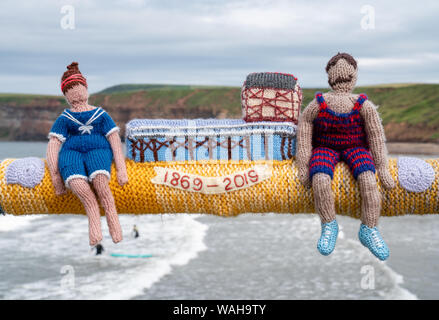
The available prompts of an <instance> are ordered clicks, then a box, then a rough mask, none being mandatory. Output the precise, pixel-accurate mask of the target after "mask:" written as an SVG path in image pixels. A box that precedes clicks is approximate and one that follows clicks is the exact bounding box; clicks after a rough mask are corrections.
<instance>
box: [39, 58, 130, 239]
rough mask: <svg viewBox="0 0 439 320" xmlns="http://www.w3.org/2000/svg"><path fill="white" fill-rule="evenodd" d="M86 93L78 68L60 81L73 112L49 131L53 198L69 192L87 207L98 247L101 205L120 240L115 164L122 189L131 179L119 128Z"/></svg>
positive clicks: (71, 68) (69, 70)
mask: <svg viewBox="0 0 439 320" xmlns="http://www.w3.org/2000/svg"><path fill="white" fill-rule="evenodd" d="M87 88H88V87H87V81H86V79H85V78H84V76H83V75H82V74H81V72H80V71H79V69H78V63H77V62H73V63H71V64H70V65H69V66H67V71H65V72H64V74H63V76H62V78H61V91H62V92H63V94H64V96H65V98H66V100H67V102H68V104H69V105H70V109H66V110H64V111H63V112H62V113H61V115H60V116H59V117H58V119H57V120H56V121H55V123H54V124H53V126H52V129H51V130H50V133H49V139H50V140H49V144H48V147H47V164H48V167H49V171H50V175H51V178H52V182H53V185H54V188H55V193H56V194H57V195H61V194H64V193H65V192H66V189H65V187H67V188H69V189H71V190H72V192H73V193H74V194H75V195H76V196H77V197H78V198H79V200H80V201H81V202H82V204H83V205H84V209H85V211H86V213H87V216H88V221H89V238H90V245H92V246H94V245H96V244H98V243H99V242H100V241H101V240H102V231H101V222H100V209H99V204H98V199H99V201H100V203H101V205H102V207H103V208H104V211H105V215H106V218H107V224H108V228H109V231H110V235H111V237H112V239H113V242H115V243H117V242H119V241H121V240H122V230H121V227H120V223H119V218H118V215H117V211H116V206H115V203H114V198H113V195H112V193H111V190H110V186H109V180H110V174H111V164H112V161H113V159H114V162H115V166H116V170H117V180H118V182H119V184H120V185H121V186H123V185H124V184H126V183H127V182H128V175H127V171H126V166H125V158H124V155H123V152H122V145H121V141H120V137H119V128H118V127H117V126H116V124H115V123H114V121H113V120H112V119H111V117H110V116H109V115H108V113H107V112H105V110H103V109H102V108H100V107H94V106H91V105H89V104H88V97H89V95H88V91H87ZM92 186H93V189H94V191H93V189H92ZM95 192H96V194H95Z"/></svg>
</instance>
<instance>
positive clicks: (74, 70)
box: [61, 62, 87, 94]
mask: <svg viewBox="0 0 439 320" xmlns="http://www.w3.org/2000/svg"><path fill="white" fill-rule="evenodd" d="M73 75H78V76H77V77H72V76H73ZM69 77H72V78H71V79H70V80H68V81H66V82H65V83H64V81H65V80H66V79H67V78H69ZM78 84H81V85H83V86H84V87H86V88H87V81H86V79H85V78H84V76H83V75H82V73H81V71H79V68H78V63H77V62H72V63H71V64H70V65H68V66H67V71H65V72H64V74H63V75H62V77H61V90H62V92H63V94H65V93H66V92H67V90H69V89H71V88H73V87H74V86H76V85H78Z"/></svg>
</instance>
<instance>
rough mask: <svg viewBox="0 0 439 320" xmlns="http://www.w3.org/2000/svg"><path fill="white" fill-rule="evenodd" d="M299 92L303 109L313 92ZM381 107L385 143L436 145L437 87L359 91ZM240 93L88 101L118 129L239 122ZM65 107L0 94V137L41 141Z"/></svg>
mask: <svg viewBox="0 0 439 320" xmlns="http://www.w3.org/2000/svg"><path fill="white" fill-rule="evenodd" d="M327 90H328V88H306V89H304V90H303V95H304V101H303V106H302V107H303V108H304V107H305V106H306V105H307V104H308V103H309V102H310V101H311V100H312V99H313V98H314V94H315V92H316V91H323V92H325V91H327ZM355 92H356V93H360V92H361V93H366V94H367V95H368V96H369V99H370V100H372V101H373V102H374V103H375V104H376V105H378V106H379V109H378V111H379V113H380V115H381V117H382V119H383V124H384V127H385V130H386V136H387V140H388V141H401V142H407V141H410V142H436V143H439V84H390V85H374V86H365V87H359V88H357V89H356V90H355ZM240 93H241V89H240V88H239V87H214V86H190V85H161V84H144V85H143V84H122V85H118V86H114V87H111V88H108V89H105V90H103V91H101V92H99V93H96V94H93V95H92V96H91V97H90V103H91V104H93V105H99V106H102V107H104V108H105V109H106V110H107V111H108V112H109V113H110V114H111V115H112V117H113V119H114V120H115V121H116V122H117V123H118V125H119V126H120V127H121V128H124V124H125V123H126V122H128V121H129V120H130V119H134V118H215V117H216V118H240V117H241V116H242V113H241V101H240ZM66 107H68V106H67V104H66V102H65V100H64V97H63V96H40V95H27V94H0V132H1V137H0V139H3V140H25V139H30V138H31V139H33V140H35V139H36V140H38V139H41V140H42V139H45V137H46V136H47V132H48V130H49V129H50V126H51V124H52V123H53V121H54V120H55V119H56V118H57V116H58V115H59V113H60V112H61V111H62V110H63V109H64V108H66Z"/></svg>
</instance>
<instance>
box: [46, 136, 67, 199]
mask: <svg viewBox="0 0 439 320" xmlns="http://www.w3.org/2000/svg"><path fill="white" fill-rule="evenodd" d="M61 145H62V142H61V140H60V139H59V138H57V137H55V136H52V137H50V140H49V144H48V145H47V152H46V160H47V166H48V168H49V172H50V177H51V178H52V183H53V186H54V188H55V193H56V194H57V195H61V194H63V193H65V192H66V189H65V186H64V182H63V180H62V178H61V174H60V172H59V168H58V158H59V151H60V149H61Z"/></svg>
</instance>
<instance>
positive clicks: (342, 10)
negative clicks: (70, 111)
mask: <svg viewBox="0 0 439 320" xmlns="http://www.w3.org/2000/svg"><path fill="white" fill-rule="evenodd" d="M65 5H71V6H73V8H74V14H75V28H74V29H73V30H72V29H64V28H63V27H62V26H61V20H62V19H63V17H64V20H63V21H64V22H68V21H70V20H67V19H66V18H65V17H66V15H67V14H68V13H70V12H71V11H68V12H64V13H62V12H61V9H62V8H63V6H65ZM365 6H366V7H365ZM362 11H363V12H362ZM371 12H372V13H373V12H374V15H375V19H374V20H375V25H374V27H373V25H372V24H371V23H372V22H373V21H372V20H373V19H372V20H371V19H369V18H370V17H371V16H370V14H371ZM438 16H439V1H437V0H432V1H413V0H411V1H368V0H365V1H353V0H351V1H334V0H332V1H316V0H313V1H306V0H303V1H265V0H242V1H238V0H236V1H216V0H204V1H201V0H184V1H183V0H157V1H156V0H124V1H122V0H121V1H119V0H106V1H94V0H87V1H75V0H67V1H64V0H52V1H49V0H39V1H21V0H1V3H0V35H1V38H0V92H23V93H41V94H43V93H44V94H60V89H59V80H60V77H61V75H62V73H63V71H64V70H65V66H66V65H67V64H69V63H70V62H72V61H78V62H79V66H80V69H81V71H82V72H83V74H84V75H85V76H86V77H87V79H88V82H89V89H90V92H92V93H93V92H97V91H99V90H102V89H104V88H106V87H108V86H111V85H116V84H121V83H170V84H198V85H199V84H202V85H231V86H238V85H241V84H242V82H243V80H244V79H245V76H246V75H247V74H248V73H250V72H258V71H277V72H286V73H293V74H294V75H295V76H296V77H298V78H299V83H300V84H301V85H302V86H303V87H316V86H327V78H326V73H325V66H326V63H327V61H328V60H329V59H330V58H331V56H333V55H334V54H336V53H337V52H339V51H341V52H348V53H351V54H352V55H354V57H356V58H357V60H358V61H359V70H360V71H359V80H358V83H359V84H377V83H395V82H434V83H439V74H438V71H439V50H438V49H439V41H438V38H439V37H438V34H439V19H438ZM69 17H70V16H69ZM362 21H363V26H364V24H366V25H367V26H369V27H370V26H372V28H364V27H362Z"/></svg>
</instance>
